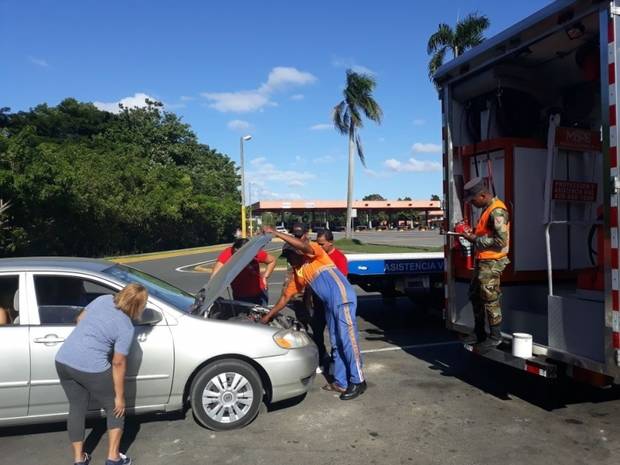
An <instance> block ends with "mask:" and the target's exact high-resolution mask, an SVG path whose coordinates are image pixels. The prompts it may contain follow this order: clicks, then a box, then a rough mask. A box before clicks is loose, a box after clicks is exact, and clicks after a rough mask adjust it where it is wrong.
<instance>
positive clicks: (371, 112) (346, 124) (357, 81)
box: [333, 69, 383, 239]
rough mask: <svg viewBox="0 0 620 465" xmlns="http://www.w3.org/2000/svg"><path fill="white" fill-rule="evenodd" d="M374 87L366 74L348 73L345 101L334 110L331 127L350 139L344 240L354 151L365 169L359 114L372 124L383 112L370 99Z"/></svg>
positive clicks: (348, 226)
mask: <svg viewBox="0 0 620 465" xmlns="http://www.w3.org/2000/svg"><path fill="white" fill-rule="evenodd" d="M376 85H377V82H376V81H375V78H374V77H372V76H370V75H369V74H360V73H356V72H354V71H352V70H350V69H348V70H347V85H346V87H345V89H344V91H343V94H344V100H342V101H341V102H340V103H339V104H338V105H336V106H335V107H334V111H333V120H334V126H335V127H336V129H337V130H338V131H339V132H340V133H341V134H346V135H348V136H349V182H348V187H347V220H346V233H345V237H346V238H347V239H351V237H352V228H351V227H352V224H351V210H352V206H353V174H354V169H355V152H356V151H357V156H358V157H359V158H360V161H361V162H362V165H364V166H366V160H365V159H364V150H363V148H362V141H361V139H360V136H359V134H358V130H359V129H360V128H361V127H363V122H362V113H363V114H364V115H365V116H366V118H368V119H369V120H371V121H374V122H375V123H377V124H381V117H382V116H383V111H382V110H381V107H380V106H379V104H378V103H377V102H376V100H375V99H374V97H373V96H372V92H373V90H374V88H375V86H376Z"/></svg>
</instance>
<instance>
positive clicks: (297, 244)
mask: <svg viewBox="0 0 620 465" xmlns="http://www.w3.org/2000/svg"><path fill="white" fill-rule="evenodd" d="M263 233H270V234H273V235H274V236H275V237H277V238H278V239H282V240H283V241H284V242H286V243H287V244H288V245H290V246H291V247H294V248H296V249H297V250H299V251H301V252H303V253H305V254H308V255H312V254H313V253H314V251H313V250H312V247H311V246H310V243H309V242H305V241H302V240H301V239H297V238H296V237H295V236H291V235H289V234H283V233H279V232H278V231H276V230H275V229H273V228H272V227H271V226H265V227H264V228H263Z"/></svg>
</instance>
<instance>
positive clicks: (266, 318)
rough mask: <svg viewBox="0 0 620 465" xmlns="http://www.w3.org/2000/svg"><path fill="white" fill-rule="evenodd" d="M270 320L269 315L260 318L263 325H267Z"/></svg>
mask: <svg viewBox="0 0 620 465" xmlns="http://www.w3.org/2000/svg"><path fill="white" fill-rule="evenodd" d="M270 321H271V318H270V317H269V315H264V316H262V317H261V319H260V322H261V323H262V324H264V325H268V324H269V322H270Z"/></svg>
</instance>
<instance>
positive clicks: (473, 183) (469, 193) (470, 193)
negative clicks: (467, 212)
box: [463, 177, 489, 202]
mask: <svg viewBox="0 0 620 465" xmlns="http://www.w3.org/2000/svg"><path fill="white" fill-rule="evenodd" d="M463 191H464V199H465V202H469V201H471V199H473V198H474V197H475V196H477V195H478V194H481V193H483V192H489V188H488V187H487V185H486V182H485V180H484V178H482V177H476V178H472V179H470V180H469V181H468V182H467V184H465V185H464V186H463Z"/></svg>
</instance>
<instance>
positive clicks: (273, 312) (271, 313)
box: [260, 292, 292, 325]
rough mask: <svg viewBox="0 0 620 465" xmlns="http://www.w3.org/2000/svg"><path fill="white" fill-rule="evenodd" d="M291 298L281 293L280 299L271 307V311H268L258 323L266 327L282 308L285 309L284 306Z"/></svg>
mask: <svg viewBox="0 0 620 465" xmlns="http://www.w3.org/2000/svg"><path fill="white" fill-rule="evenodd" d="M291 297H292V295H287V294H285V293H284V292H283V293H282V295H281V296H280V298H279V299H278V301H277V302H276V304H275V305H274V306H273V307H271V310H269V313H267V314H266V315H264V316H263V317H262V318H261V319H260V322H261V323H263V324H265V325H266V324H267V323H269V322H270V321H271V320H273V318H274V317H275V316H276V315H277V314H278V313H280V311H281V310H282V309H283V308H284V307H286V304H287V303H289V301H290V300H291Z"/></svg>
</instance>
